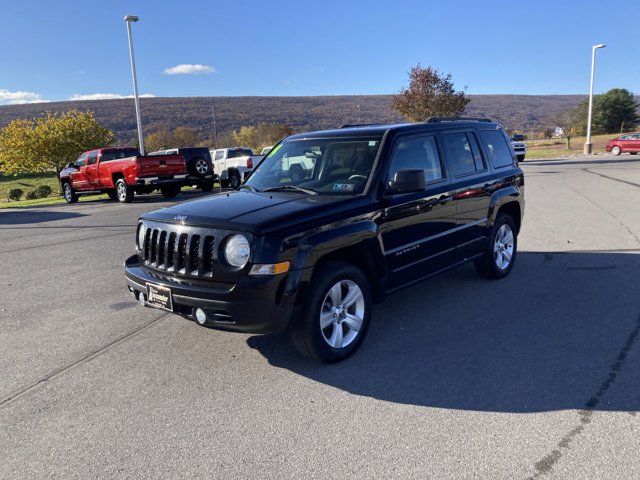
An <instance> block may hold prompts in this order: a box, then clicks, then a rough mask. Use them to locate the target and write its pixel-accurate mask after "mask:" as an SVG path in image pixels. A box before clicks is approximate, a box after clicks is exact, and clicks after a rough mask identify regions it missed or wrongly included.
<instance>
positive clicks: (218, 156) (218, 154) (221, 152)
mask: <svg viewBox="0 0 640 480" xmlns="http://www.w3.org/2000/svg"><path fill="white" fill-rule="evenodd" d="M223 158H224V150H218V151H217V152H216V160H222V159H223Z"/></svg>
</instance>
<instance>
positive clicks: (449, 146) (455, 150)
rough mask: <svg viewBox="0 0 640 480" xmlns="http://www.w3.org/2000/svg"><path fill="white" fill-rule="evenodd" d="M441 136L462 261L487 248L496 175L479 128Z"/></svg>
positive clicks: (444, 133)
mask: <svg viewBox="0 0 640 480" xmlns="http://www.w3.org/2000/svg"><path fill="white" fill-rule="evenodd" d="M441 138H442V144H443V147H444V153H445V158H446V162H447V168H448V170H449V171H450V172H451V178H452V182H453V187H452V191H453V198H454V203H455V208H456V232H455V234H454V235H453V239H454V241H455V243H456V244H457V246H458V251H457V253H456V259H457V260H458V261H460V260H464V259H465V258H469V257H471V256H473V255H475V254H477V253H480V252H481V251H483V249H484V246H485V243H484V240H485V239H486V235H487V222H488V218H487V217H488V212H489V203H490V201H491V195H492V194H493V192H494V191H495V189H496V179H495V176H494V175H493V173H492V171H491V169H490V167H489V165H488V162H487V160H486V159H485V158H484V156H483V154H482V152H481V150H480V140H479V137H478V134H477V132H476V131H475V129H470V128H468V129H460V130H458V129H456V130H447V131H444V132H442V133H441ZM505 146H506V148H509V147H508V146H507V145H505ZM509 151H510V152H511V149H509Z"/></svg>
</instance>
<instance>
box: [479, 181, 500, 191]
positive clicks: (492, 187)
mask: <svg viewBox="0 0 640 480" xmlns="http://www.w3.org/2000/svg"><path fill="white" fill-rule="evenodd" d="M497 186H498V184H497V182H493V183H485V184H484V185H483V186H482V190H484V191H485V192H493V191H494V190H495V189H496V188H497Z"/></svg>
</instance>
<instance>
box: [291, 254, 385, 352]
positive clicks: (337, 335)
mask: <svg viewBox="0 0 640 480" xmlns="http://www.w3.org/2000/svg"><path fill="white" fill-rule="evenodd" d="M317 268H318V270H317V271H316V272H315V273H314V277H313V282H312V283H311V287H310V288H311V292H310V294H309V296H308V299H307V302H306V304H305V306H304V309H303V313H302V315H301V316H300V318H299V319H297V321H296V322H295V323H294V325H293V327H292V329H291V338H292V340H293V343H294V345H295V346H296V348H297V349H298V350H299V351H300V353H302V354H303V355H306V356H308V357H311V358H314V359H316V360H321V361H323V362H328V363H331V362H339V361H340V360H344V359H345V358H347V357H348V356H349V355H351V354H352V353H354V352H355V351H356V350H357V349H358V347H359V346H360V344H361V343H362V341H363V340H364V337H365V335H366V333H367V329H368V327H369V322H370V319H371V309H372V304H373V301H372V294H371V287H370V286H369V282H368V281H367V278H366V277H365V276H364V274H363V273H362V271H361V270H359V269H358V268H356V267H354V266H352V265H350V264H348V263H343V262H326V263H324V264H322V265H320V266H319V267H317Z"/></svg>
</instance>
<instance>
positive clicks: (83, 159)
mask: <svg viewBox="0 0 640 480" xmlns="http://www.w3.org/2000/svg"><path fill="white" fill-rule="evenodd" d="M86 164H87V154H86V153H83V154H82V155H80V156H79V157H78V159H77V160H76V167H84V166H85V165H86Z"/></svg>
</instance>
